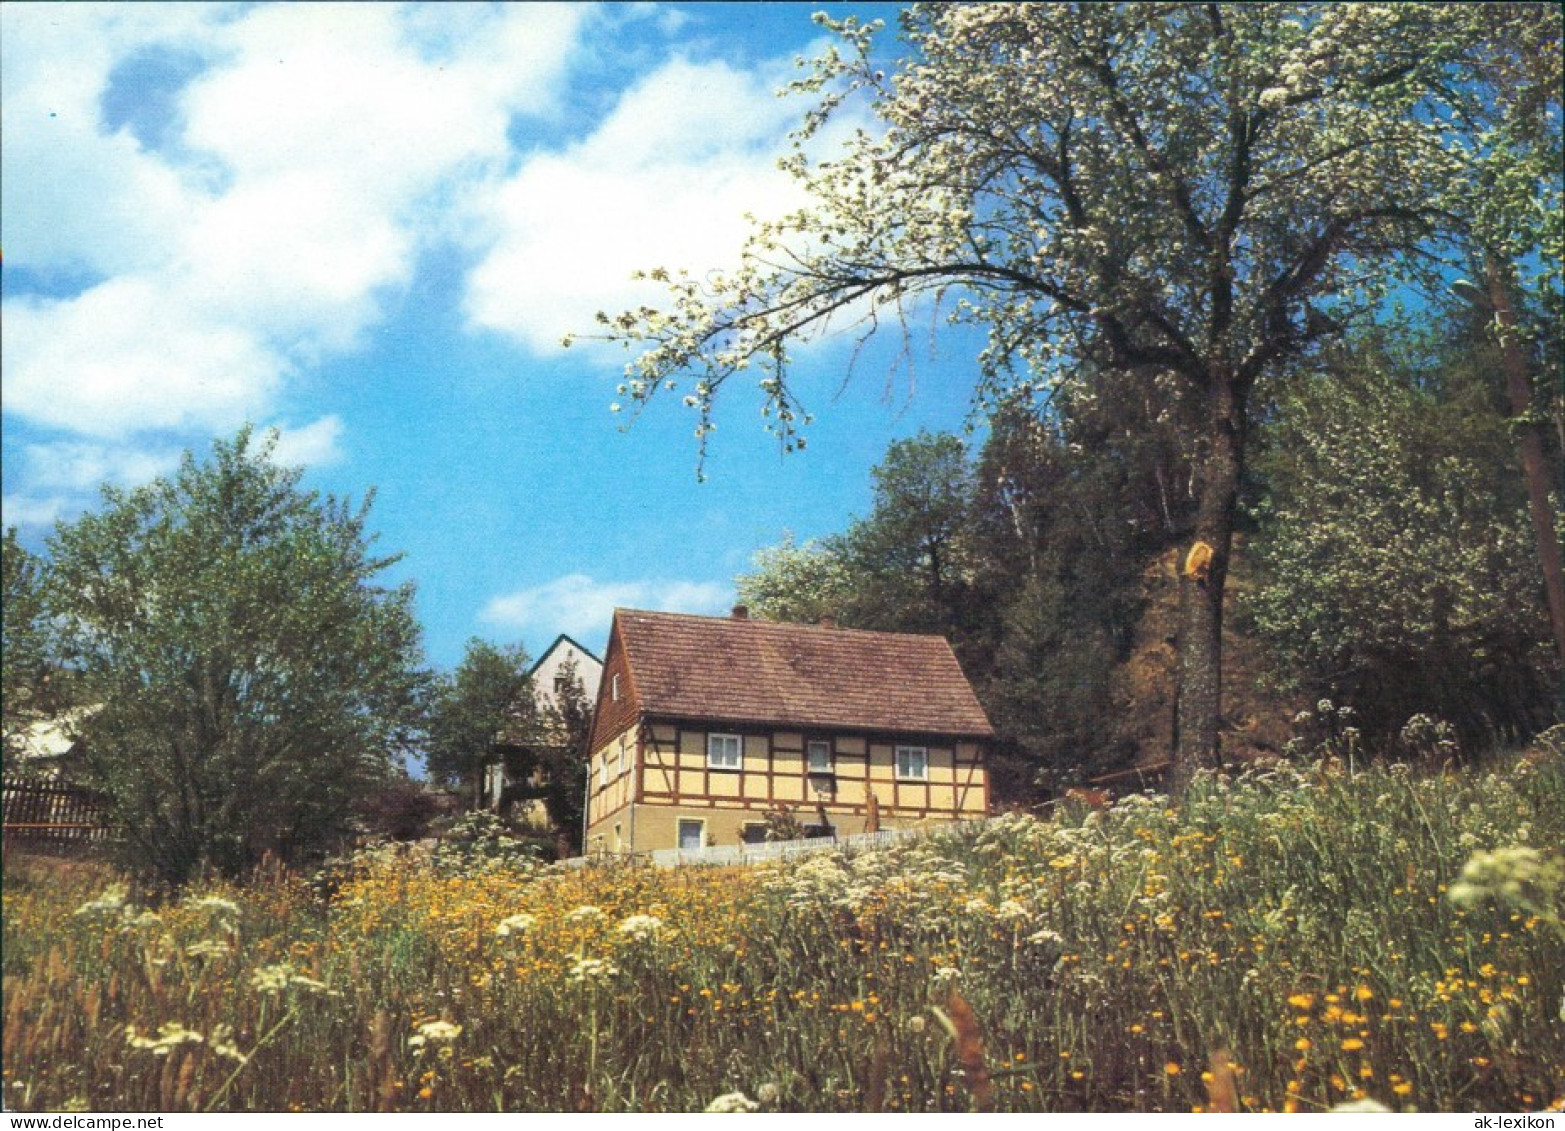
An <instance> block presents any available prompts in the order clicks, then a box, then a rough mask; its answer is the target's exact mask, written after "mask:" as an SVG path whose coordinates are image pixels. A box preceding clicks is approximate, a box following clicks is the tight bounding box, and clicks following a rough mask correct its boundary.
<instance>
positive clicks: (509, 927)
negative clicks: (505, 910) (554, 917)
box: [494, 911, 538, 939]
mask: <svg viewBox="0 0 1565 1131" xmlns="http://www.w3.org/2000/svg"><path fill="white" fill-rule="evenodd" d="M537 925H538V917H537V916H536V915H529V914H527V913H526V912H525V911H523V912H519V913H518V914H516V915H512V916H510V917H509V918H506V919H502V920H500V925H499V926H498V927H496V928H495V929H494V933H495V934H496V935H498V936H499V937H500V938H502V939H505V938H510V937H511V936H512V935H525V934H526V933H527V932H528V931H530V930H532V929H533V928H534V927H536V926H537Z"/></svg>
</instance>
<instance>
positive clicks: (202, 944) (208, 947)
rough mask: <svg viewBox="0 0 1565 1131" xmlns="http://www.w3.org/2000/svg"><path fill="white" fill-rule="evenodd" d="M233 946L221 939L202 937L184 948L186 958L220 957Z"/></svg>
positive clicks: (227, 952)
mask: <svg viewBox="0 0 1565 1131" xmlns="http://www.w3.org/2000/svg"><path fill="white" fill-rule="evenodd" d="M232 950H233V948H232V947H231V946H229V945H228V944H227V943H226V942H224V941H223V940H222V939H202V940H200V941H199V942H193V943H191V944H190V945H189V946H187V947H186V948H185V956H186V957H187V958H222V957H223V956H224V955H226V954H229V953H230V952H231V951H232Z"/></svg>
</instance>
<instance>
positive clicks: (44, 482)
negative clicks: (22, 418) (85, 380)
mask: <svg viewBox="0 0 1565 1131" xmlns="http://www.w3.org/2000/svg"><path fill="white" fill-rule="evenodd" d="M182 454H183V453H182V452H181V450H180V449H179V448H178V447H176V446H172V445H169V444H166V443H153V444H151V445H141V444H123V443H116V442H114V441H103V440H96V439H83V440H50V441H45V442H41V443H28V444H23V445H21V446H20V447H19V448H16V449H13V450H10V451H8V453H7V457H6V461H7V466H6V470H7V473H8V474H10V473H12V472H13V471H14V472H15V479H16V480H17V481H19V482H20V483H22V484H23V486H22V488H21V489H20V490H17V491H13V492H12V493H11V494H9V495H7V496H6V497H5V501H4V504H3V506H4V511H5V523H6V524H7V525H9V526H21V527H45V526H52V525H53V524H54V523H55V522H57V521H58V520H60V519H62V518H71V517H73V516H75V515H77V514H79V513H81V512H82V511H83V510H85V509H88V508H90V507H92V506H93V505H94V504H95V503H96V502H97V500H98V490H99V488H101V487H104V486H115V487H139V486H141V485H142V484H144V483H149V482H151V481H152V480H153V479H156V478H157V477H158V476H159V475H167V474H169V473H171V472H172V471H174V470H175V468H177V467H178V466H179V461H180V457H181V455H182Z"/></svg>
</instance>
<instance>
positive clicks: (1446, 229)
mask: <svg viewBox="0 0 1565 1131" xmlns="http://www.w3.org/2000/svg"><path fill="white" fill-rule="evenodd" d="M1518 18H1520V17H1518ZM820 19H821V22H822V23H823V24H824V25H825V26H827V27H828V28H829V29H830V30H832V31H834V32H835V33H837V35H838V37H839V44H838V45H836V46H833V47H832V48H831V49H830V50H829V51H828V52H827V53H826V54H825V55H824V56H823V57H822V58H821V59H819V60H817V62H816V64H815V66H814V69H813V70H812V71H811V73H809V74H808V75H806V77H804V78H803V79H801V80H800V81H798V82H797V83H795V84H794V89H795V90H798V91H802V92H806V93H808V94H811V95H813V96H814V97H816V98H818V99H819V105H818V107H817V108H816V109H815V110H813V111H811V112H810V113H809V114H808V115H807V116H806V120H805V123H804V125H803V127H802V128H801V130H800V131H799V134H798V137H797V141H796V152H795V154H794V155H793V157H792V158H791V159H790V160H789V161H788V162H787V165H788V167H789V168H790V170H791V171H792V172H793V173H794V174H795V176H797V178H798V179H799V180H800V182H801V183H802V185H803V187H804V188H805V189H806V190H807V191H808V192H809V194H810V196H811V205H810V206H809V207H807V208H804V209H801V210H799V211H797V212H795V213H793V214H791V215H789V216H787V217H785V218H782V219H780V220H777V221H774V222H763V223H758V224H757V225H756V227H755V229H754V231H753V234H752V236H751V238H750V239H749V240H748V241H747V243H746V245H745V247H744V248H743V249H742V250H741V254H740V259H739V264H738V266H737V267H736V268H734V269H733V270H730V271H726V272H720V273H719V272H708V271H705V270H702V271H698V272H691V273H681V274H678V275H671V274H670V273H669V272H667V271H665V270H661V269H659V270H654V271H653V272H651V274H650V277H651V278H653V279H656V280H659V281H662V282H664V283H666V284H667V286H668V289H669V294H668V299H669V301H668V303H667V304H666V306H665V308H664V309H655V308H652V307H642V308H639V309H637V310H632V311H626V312H624V313H622V314H620V315H618V316H617V317H611V316H609V315H607V314H604V315H600V316H599V320H600V324H601V325H602V326H603V327H604V336H605V337H606V338H608V339H609V340H612V341H619V342H621V343H623V344H625V345H626V346H627V347H630V348H633V349H637V350H639V351H640V352H639V354H638V355H637V356H636V358H635V359H634V360H633V361H632V362H631V363H630V364H629V365H628V366H627V367H626V373H625V380H624V382H623V384H622V386H621V389H622V392H623V393H624V394H625V395H627V396H629V397H631V398H632V399H633V400H635V401H637V402H646V401H647V400H649V399H650V398H652V397H654V396H656V395H658V394H659V392H660V391H664V392H668V391H676V392H677V391H679V390H681V387H682V385H683V384H684V383H687V382H688V383H690V384H691V385H693V388H692V389H691V391H690V392H688V393H687V394H686V396H685V401H686V403H687V404H689V405H691V406H692V407H694V408H695V409H696V410H697V411H698V412H699V413H700V416H701V419H700V423H699V425H698V427H697V434H698V435H699V436H700V437H701V438H702V443H703V445H704V443H705V439H706V436H707V435H708V433H709V432H710V430H711V411H712V405H713V403H714V400H715V398H716V397H717V396H718V395H719V393H720V390H721V389H722V388H723V387H724V385H725V384H727V383H728V382H729V381H730V380H731V379H732V378H734V377H735V375H739V374H744V375H745V376H742V377H741V378H740V379H741V380H746V379H748V377H749V374H750V373H751V372H753V373H756V374H758V375H759V377H758V380H759V388H760V393H761V396H762V398H763V402H764V410H763V411H764V412H765V413H766V415H767V416H768V417H769V418H770V419H771V420H772V421H774V422H775V427H776V428H777V429H778V431H779V432H780V433H781V436H782V438H783V442H784V444H785V446H792V445H793V444H795V443H796V432H797V428H798V427H799V425H800V416H801V412H800V408H799V398H798V396H797V393H796V392H795V386H794V385H793V384H792V383H791V381H792V376H791V371H790V368H789V360H790V358H789V353H788V350H789V348H790V345H791V343H792V342H793V341H794V340H796V339H798V338H799V337H801V336H807V335H809V334H810V333H813V332H816V331H819V330H821V329H822V328H824V327H826V326H828V325H829V324H830V323H831V322H832V321H833V319H837V318H840V317H841V316H843V315H844V314H845V313H846V312H849V311H861V310H862V311H867V313H866V314H865V317H864V323H863V324H864V325H865V326H867V327H868V329H867V330H866V334H867V333H871V332H873V331H874V330H875V329H876V327H877V326H878V325H879V324H880V321H879V319H880V317H881V316H884V317H885V319H886V320H887V321H894V322H897V323H900V324H901V325H902V327H903V329H904V332H905V331H906V325H907V323H906V321H905V318H906V314H907V313H908V312H909V310H912V309H918V308H919V307H920V305H921V304H922V305H923V306H925V307H926V308H928V307H936V308H938V307H940V306H941V305H942V304H944V305H945V307H946V309H947V310H948V311H949V313H950V316H951V318H952V320H953V321H955V322H958V323H968V324H971V325H975V326H978V327H981V328H982V329H983V330H984V331H985V332H986V333H987V335H988V347H987V348H986V349H985V350H984V352H983V353H982V354H981V355H980V358H979V366H978V373H979V376H978V388H977V390H976V394H977V398H978V399H979V400H980V401H986V402H991V403H993V402H996V401H1003V400H1005V399H1008V398H1011V397H1015V396H1017V395H1021V396H1041V397H1045V398H1047V397H1050V396H1052V395H1054V394H1055V393H1057V392H1059V391H1061V390H1066V389H1069V388H1070V387H1071V386H1073V385H1077V384H1080V383H1082V382H1087V383H1093V382H1095V381H1096V379H1097V378H1098V377H1099V376H1100V375H1103V374H1116V375H1119V376H1120V377H1121V378H1122V379H1123V380H1124V381H1126V382H1128V383H1130V384H1131V385H1132V386H1134V388H1135V389H1136V390H1137V391H1138V392H1139V394H1140V395H1139V396H1138V397H1136V398H1134V399H1137V400H1139V401H1141V402H1142V403H1144V404H1147V405H1149V406H1154V405H1155V406H1156V409H1157V411H1155V412H1154V414H1153V415H1154V418H1156V417H1157V416H1160V415H1161V414H1162V412H1163V411H1164V410H1168V411H1171V412H1174V413H1176V414H1178V415H1179V416H1181V417H1182V418H1183V419H1185V420H1188V421H1189V422H1191V423H1192V424H1193V425H1194V427H1195V429H1196V430H1195V432H1194V434H1193V435H1192V437H1191V438H1192V439H1194V440H1196V441H1198V442H1197V443H1195V444H1194V445H1192V447H1191V450H1190V453H1189V458H1190V460H1191V470H1192V473H1193V474H1192V476H1191V479H1190V494H1191V497H1192V499H1193V500H1194V502H1195V508H1194V510H1195V515H1194V517H1195V525H1196V530H1195V534H1196V536H1198V537H1199V538H1200V539H1201V540H1202V541H1204V542H1205V543H1206V544H1207V545H1208V546H1210V547H1211V548H1212V551H1213V554H1212V564H1211V569H1210V571H1209V573H1208V575H1207V581H1206V583H1205V584H1203V585H1202V586H1200V587H1199V588H1197V587H1195V586H1191V585H1186V586H1185V587H1184V588H1183V589H1182V598H1183V601H1182V616H1181V621H1182V623H1181V629H1180V660H1181V675H1180V679H1179V682H1178V685H1177V699H1178V703H1177V716H1178V728H1177V734H1178V747H1179V749H1178V750H1177V751H1176V757H1177V764H1176V779H1177V780H1179V781H1183V780H1184V779H1185V778H1186V777H1187V776H1188V773H1189V771H1190V770H1191V769H1193V767H1194V766H1195V765H1198V764H1202V763H1206V762H1210V761H1211V760H1212V759H1213V757H1214V756H1215V754H1216V751H1217V745H1218V734H1219V723H1220V719H1221V710H1220V687H1221V679H1220V672H1221V655H1222V633H1221V627H1222V614H1223V594H1224V586H1225V583H1226V576H1227V566H1228V557H1229V552H1230V548H1231V544H1232V535H1233V531H1234V516H1235V512H1236V506H1237V502H1238V497H1239V491H1240V488H1241V483H1242V480H1243V478H1244V475H1245V472H1246V464H1247V458H1248V453H1247V449H1246V440H1247V432H1248V426H1249V418H1250V401H1251V398H1252V396H1253V395H1254V393H1255V390H1256V389H1257V387H1258V386H1259V385H1260V383H1261V382H1262V381H1263V380H1264V379H1268V378H1271V377H1273V376H1275V375H1276V374H1277V373H1278V372H1279V371H1280V370H1281V369H1283V368H1284V367H1285V366H1286V365H1288V364H1289V363H1290V361H1291V360H1292V359H1294V358H1296V357H1299V356H1301V355H1303V354H1306V353H1307V352H1309V351H1310V350H1311V349H1313V348H1314V347H1316V346H1318V345H1319V344H1320V343H1321V342H1323V341H1327V340H1330V339H1331V338H1332V337H1333V336H1334V335H1335V334H1336V333H1337V332H1338V331H1339V330H1340V327H1341V325H1343V324H1345V323H1348V322H1351V321H1352V319H1353V317H1354V316H1356V315H1359V314H1364V315H1366V316H1368V315H1370V314H1372V312H1373V311H1375V310H1376V309H1377V308H1378V307H1379V305H1380V304H1381V302H1382V300H1383V299H1384V297H1385V296H1386V294H1387V293H1388V289H1389V286H1390V284H1391V281H1392V278H1393V275H1394V274H1395V270H1396V268H1397V267H1398V266H1399V265H1407V264H1409V263H1416V262H1418V260H1419V254H1418V253H1420V252H1422V251H1424V250H1427V249H1428V248H1429V247H1430V246H1431V245H1433V244H1434V243H1436V242H1437V241H1440V240H1445V241H1447V246H1449V241H1450V240H1452V239H1454V238H1456V237H1458V236H1460V235H1463V234H1465V227H1464V223H1465V222H1464V219H1463V217H1462V216H1461V215H1460V214H1459V213H1454V212H1453V211H1452V208H1451V202H1450V199H1449V197H1450V194H1449V192H1448V190H1447V186H1449V185H1451V184H1453V183H1456V182H1457V181H1458V180H1459V179H1460V175H1461V173H1462V171H1463V170H1464V168H1466V167H1467V165H1468V164H1469V160H1468V158H1469V154H1468V152H1467V151H1466V150H1464V149H1463V148H1462V146H1461V145H1460V144H1458V142H1456V141H1455V140H1453V137H1454V135H1456V134H1459V133H1460V130H1458V129H1455V128H1447V125H1448V124H1449V123H1452V122H1454V121H1456V120H1458V118H1459V117H1460V115H1461V114H1462V113H1463V112H1464V111H1465V109H1466V105H1467V102H1466V99H1465V97H1464V96H1463V95H1461V94H1460V92H1462V91H1463V90H1464V83H1465V82H1466V81H1468V80H1470V79H1471V78H1472V76H1473V74H1474V73H1475V72H1474V71H1473V68H1474V67H1475V66H1476V63H1477V60H1478V56H1480V55H1481V54H1482V53H1481V51H1480V50H1479V47H1480V45H1481V44H1482V43H1483V42H1484V41H1485V37H1486V35H1488V33H1490V32H1492V30H1493V28H1492V27H1491V26H1489V25H1486V24H1484V23H1483V22H1482V21H1480V20H1477V19H1476V18H1474V17H1472V16H1471V14H1470V13H1467V12H1464V10H1463V6H1457V5H1408V4H1352V5H1341V4H1251V5H1228V6H1207V7H1199V6H1187V5H1171V4H1115V5H1102V4H976V5H969V4H915V5H913V6H912V7H910V8H909V9H908V10H907V11H906V12H905V13H904V15H903V18H902V30H903V38H904V40H905V41H906V44H907V48H906V50H905V51H904V52H903V53H902V55H901V58H900V59H899V61H898V62H897V63H896V64H895V71H894V73H893V74H891V75H889V76H888V75H887V74H886V72H885V69H884V66H883V61H882V60H881V59H879V58H877V57H875V55H874V54H873V52H872V45H873V43H874V41H875V33H876V32H877V31H878V30H879V28H878V25H873V24H872V25H862V24H860V23H859V22H858V21H857V20H855V19H853V18H851V17H850V18H847V19H844V20H842V21H840V22H834V21H832V20H831V19H829V18H828V17H826V16H824V15H823V16H821V17H820ZM1501 22H1504V21H1503V20H1502V21H1501ZM866 100H867V102H868V110H869V111H870V113H872V114H873V116H874V117H875V118H876V119H878V122H877V126H878V127H879V128H877V129H875V130H864V129H860V130H857V131H855V133H854V134H853V136H852V140H851V141H850V142H849V143H848V144H847V146H846V147H845V151H844V152H840V153H837V152H833V153H831V154H829V156H828V155H823V154H817V153H815V152H814V150H813V147H814V146H816V145H818V144H820V137H819V135H820V133H821V131H822V130H823V129H824V128H825V127H827V125H828V124H829V123H832V122H834V121H837V120H839V119H841V118H842V117H843V116H845V115H847V114H851V113H854V112H858V110H859V107H860V106H861V105H862V102H863V101H866ZM849 107H853V109H852V110H850V109H849ZM703 451H704V448H703Z"/></svg>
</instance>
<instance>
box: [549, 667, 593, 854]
mask: <svg viewBox="0 0 1565 1131" xmlns="http://www.w3.org/2000/svg"><path fill="white" fill-rule="evenodd" d="M592 711H593V703H592V701H591V700H590V699H588V698H587V692H586V689H585V688H583V687H582V682H581V676H580V675H579V674H578V673H577V671H576V661H575V660H574V659H571V660H567V661H566V662H565V663H564V664H562V665H561V666H560V670H559V672H558V673H557V674H556V676H555V683H554V695H553V697H552V700H551V701H550V703H549V704H548V705H547V706H546V707H545V708H544V710H543V712H542V716H541V717H540V718H539V720H538V725H539V731H540V734H539V737H538V741H537V744H536V745H537V747H538V750H539V755H538V757H539V762H540V766H541V769H542V771H543V804H544V809H545V811H546V812H547V813H548V814H549V820H550V821H551V822H552V823H553V824H554V828H555V831H556V833H557V834H560V835H562V836H563V837H564V838H565V842H566V844H567V845H568V846H569V847H570V849H571V850H572V851H573V852H580V851H581V846H582V843H581V842H582V834H583V832H584V831H585V828H584V822H585V818H586V803H587V802H586V798H587V761H588V758H589V756H590V755H591V751H590V750H588V748H587V744H588V742H589V741H591V738H592Z"/></svg>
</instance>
